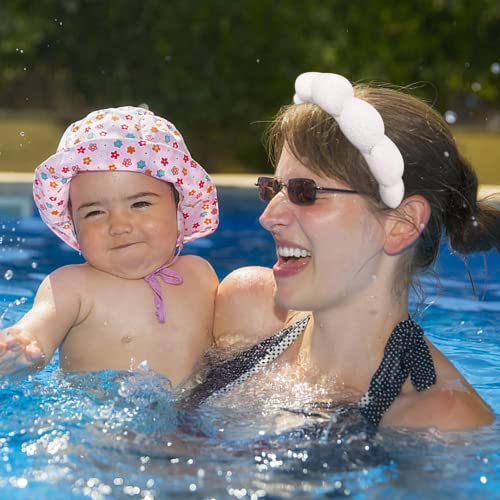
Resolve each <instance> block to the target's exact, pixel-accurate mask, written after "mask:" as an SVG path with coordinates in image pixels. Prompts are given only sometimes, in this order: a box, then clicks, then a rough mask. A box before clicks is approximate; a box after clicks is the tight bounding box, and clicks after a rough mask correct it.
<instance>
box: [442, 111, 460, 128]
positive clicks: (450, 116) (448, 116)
mask: <svg viewBox="0 0 500 500" xmlns="http://www.w3.org/2000/svg"><path fill="white" fill-rule="evenodd" d="M444 119H445V120H446V122H447V123H449V124H451V125H453V124H454V123H456V121H457V114H456V113H455V111H446V113H445V114H444Z"/></svg>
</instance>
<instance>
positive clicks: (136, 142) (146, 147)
mask: <svg viewBox="0 0 500 500" xmlns="http://www.w3.org/2000/svg"><path fill="white" fill-rule="evenodd" d="M108 170H120V171H126V172H139V173H143V174H145V175H150V176H151V177H154V178H156V179H160V180H162V181H165V182H169V183H171V184H172V185H173V186H174V187H175V189H176V190H177V192H178V193H179V203H178V206H177V225H178V228H179V241H178V244H179V245H180V246H182V245H183V243H184V242H187V241H191V240H194V239H196V238H200V237H202V236H207V235H209V234H211V233H213V232H214V231H215V230H216V229H217V226H218V224H219V220H218V215H219V209H218V202H217V192H216V189H215V185H214V183H213V182H212V180H211V179H210V177H209V175H208V174H207V172H206V171H205V170H204V169H203V167H202V166H201V165H199V164H198V163H197V162H196V161H195V160H193V158H192V157H191V154H190V153H189V151H188V149H187V147H186V144H185V143H184V140H183V138H182V136H181V134H180V133H179V131H178V130H177V129H176V128H175V126H174V124H173V123H171V122H169V121H168V120H166V119H165V118H161V117H159V116H155V115H154V114H153V113H152V112H151V111H148V110H146V109H143V108H135V107H132V106H123V107H120V108H109V109H102V110H98V111H94V112H92V113H90V114H89V115H88V116H86V117H85V118H83V119H81V120H79V121H77V122H75V123H73V124H72V125H70V126H69V127H68V128H67V129H66V131H65V133H64V134H63V136H62V138H61V141H60V143H59V146H58V148H57V152H56V153H55V154H54V155H52V156H51V157H50V158H49V159H48V160H46V161H44V162H43V163H42V164H41V165H39V166H38V167H37V168H36V170H35V180H34V183H33V195H34V199H35V203H36V205H37V207H38V210H39V212H40V216H41V218H42V220H43V221H44V222H45V223H46V224H47V225H48V226H49V228H50V229H51V230H52V231H54V233H56V234H57V235H58V236H59V237H60V238H61V239H63V240H64V241H65V242H66V243H67V244H68V245H70V246H71V247H73V248H74V249H76V250H79V245H78V242H77V240H76V234H75V228H74V225H73V222H72V220H71V214H70V212H69V209H68V201H69V187H70V182H71V179H72V178H73V177H74V176H75V175H76V174H77V173H78V172H99V171H108Z"/></svg>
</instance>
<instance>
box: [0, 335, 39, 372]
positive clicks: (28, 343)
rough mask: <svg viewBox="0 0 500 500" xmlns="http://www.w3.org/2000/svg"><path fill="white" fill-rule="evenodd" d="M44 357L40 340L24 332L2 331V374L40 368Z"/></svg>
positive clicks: (0, 358)
mask: <svg viewBox="0 0 500 500" xmlns="http://www.w3.org/2000/svg"><path fill="white" fill-rule="evenodd" d="M43 358H44V354H43V351H42V349H41V347H40V345H39V344H38V342H37V341H36V340H35V339H34V338H32V337H30V336H29V335H26V334H23V333H13V332H11V331H10V330H4V331H0V375H8V374H12V373H19V372H22V371H30V370H35V369H37V368H39V367H40V366H41V364H42V360H43Z"/></svg>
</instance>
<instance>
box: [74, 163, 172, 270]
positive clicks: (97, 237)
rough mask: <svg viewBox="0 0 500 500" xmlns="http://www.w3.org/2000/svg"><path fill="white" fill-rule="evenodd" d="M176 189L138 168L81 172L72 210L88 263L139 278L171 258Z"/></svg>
mask: <svg viewBox="0 0 500 500" xmlns="http://www.w3.org/2000/svg"><path fill="white" fill-rule="evenodd" d="M173 190H174V188H173V187H172V186H171V185H170V184H168V183H167V182H163V181H160V180H158V179H155V178H154V177H150V176H147V175H144V174H140V173H137V172H123V171H117V172H112V171H109V172H108V171H103V172H82V173H79V174H78V175H76V176H75V177H74V178H73V179H72V181H71V186H70V200H71V212H72V217H73V222H74V225H75V229H76V235H77V239H78V243H79V244H80V248H81V251H82V253H83V256H84V257H85V259H86V260H87V262H88V263H89V264H90V265H91V266H93V267H95V268H97V269H99V270H101V271H104V272H107V273H110V274H113V275H114V276H119V277H121V278H127V279H139V278H143V277H144V276H146V275H147V274H149V273H151V272H153V271H155V270H156V269H158V268H159V267H160V266H162V265H163V264H166V263H167V262H169V261H170V260H171V259H172V258H173V256H174V253H175V246H176V242H177V207H176V203H175V198H174V193H173Z"/></svg>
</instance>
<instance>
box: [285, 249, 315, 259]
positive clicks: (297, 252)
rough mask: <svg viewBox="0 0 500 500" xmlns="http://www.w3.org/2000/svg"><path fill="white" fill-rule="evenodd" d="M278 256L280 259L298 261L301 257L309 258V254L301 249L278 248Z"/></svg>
mask: <svg viewBox="0 0 500 500" xmlns="http://www.w3.org/2000/svg"><path fill="white" fill-rule="evenodd" d="M278 255H279V256H280V257H295V258H296V259H299V258H301V257H310V256H311V252H309V251H308V250H304V249H303V248H292V247H278Z"/></svg>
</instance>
